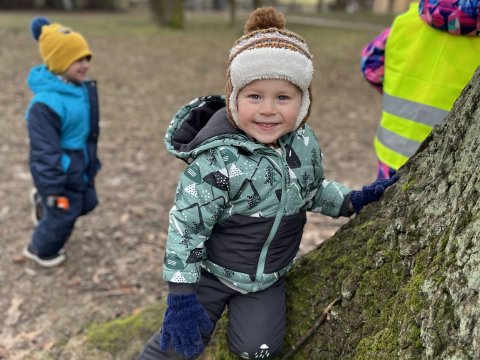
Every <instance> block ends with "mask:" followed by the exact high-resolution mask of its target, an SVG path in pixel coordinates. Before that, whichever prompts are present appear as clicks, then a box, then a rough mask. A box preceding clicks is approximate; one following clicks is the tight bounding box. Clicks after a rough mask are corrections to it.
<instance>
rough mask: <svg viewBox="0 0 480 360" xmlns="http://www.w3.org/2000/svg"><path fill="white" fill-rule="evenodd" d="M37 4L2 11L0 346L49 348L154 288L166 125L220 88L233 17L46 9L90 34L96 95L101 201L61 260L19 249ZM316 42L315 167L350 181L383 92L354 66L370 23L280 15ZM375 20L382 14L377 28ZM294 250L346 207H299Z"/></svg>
mask: <svg viewBox="0 0 480 360" xmlns="http://www.w3.org/2000/svg"><path fill="white" fill-rule="evenodd" d="M35 15H37V14H34V13H9V12H3V13H0V24H1V25H0V38H1V39H2V46H1V47H0V84H1V90H0V113H1V114H2V119H1V121H0V164H1V172H0V199H1V201H0V241H1V246H2V251H1V252H0V314H2V315H0V359H8V360H13V359H29V360H31V359H57V358H59V356H58V354H59V353H60V351H59V349H61V347H62V346H63V345H64V344H65V343H66V342H68V340H69V339H70V338H72V337H74V336H77V335H79V334H81V333H82V332H84V331H85V325H86V324H90V323H92V322H95V321H98V322H104V321H108V320H112V319H116V318H119V317H123V316H126V315H128V314H131V313H133V312H134V311H135V310H137V309H141V308H144V307H145V306H147V305H149V304H152V303H153V302H155V301H157V300H158V299H159V298H160V297H162V296H163V295H165V291H166V285H165V283H164V282H163V280H162V277H161V268H162V262H163V251H164V243H165V239H166V230H167V226H168V210H169V208H170V206H171V202H172V197H173V195H174V190H175V185H176V181H177V178H178V174H179V172H180V171H181V170H182V169H183V168H184V166H185V165H184V163H182V162H181V161H180V160H176V159H175V158H173V157H172V156H171V155H169V154H167V152H166V151H165V148H164V145H163V136H164V133H165V130H166V128H167V125H168V123H169V120H170V117H171V116H172V115H173V114H174V112H175V111H176V110H177V109H178V108H179V107H180V106H181V105H183V104H184V103H187V102H189V101H190V100H191V99H193V98H195V97H197V96H200V95H207V94H222V93H223V86H224V79H225V77H224V74H225V69H226V61H227V52H228V50H229V48H230V47H231V45H232V44H233V42H234V41H235V40H236V39H237V38H238V37H239V36H240V35H241V29H242V26H243V23H242V22H239V24H238V25H237V26H234V27H228V26H227V20H226V18H224V17H223V16H222V15H218V14H217V15H211V14H210V15H202V16H199V15H189V17H188V18H187V28H186V29H185V30H165V29H160V28H157V27H156V26H154V25H153V24H151V23H150V19H149V16H148V14H147V13H142V12H138V13H130V14H71V15H68V14H60V13H52V14H45V15H46V16H47V17H49V18H50V19H51V20H55V21H59V22H61V23H63V24H67V25H69V26H71V27H73V28H74V29H76V30H78V31H80V32H81V33H82V34H84V35H85V37H86V38H87V39H88V40H89V42H90V44H91V48H92V50H93V52H94V56H93V62H92V67H91V71H90V75H91V77H92V78H95V79H97V80H98V88H99V91H100V103H101V137H100V143H99V155H100V158H101V160H102V163H103V168H102V170H101V172H100V174H99V176H98V178H97V189H98V194H99V197H100V205H99V207H98V208H97V209H96V210H95V211H94V212H93V213H92V214H91V215H89V216H86V217H84V218H81V219H80V220H79V221H78V222H77V225H76V228H75V230H74V233H73V235H72V237H71V238H70V240H69V242H68V243H67V246H66V251H67V255H68V259H67V261H66V262H65V264H64V265H62V266H60V267H58V268H54V269H43V268H40V267H38V266H36V265H35V264H33V263H31V262H30V261H28V260H26V259H24V258H23V256H22V249H23V247H24V246H25V245H26V244H27V243H28V241H29V238H30V236H31V232H32V229H33V225H32V222H31V220H30V204H29V200H28V194H29V191H30V189H31V187H32V181H31V177H30V173H29V168H28V137H27V130H26V125H25V121H24V112H25V109H26V107H27V105H28V102H29V99H30V96H31V94H30V92H29V90H28V88H27V86H26V83H25V80H26V76H27V73H28V71H29V69H30V67H31V66H33V65H35V64H37V63H38V62H39V61H40V58H39V54H38V47H37V43H36V42H35V41H34V40H33V38H32V37H31V35H30V33H29V31H28V26H29V21H30V20H31V18H32V17H33V16H35ZM287 27H289V28H290V29H291V30H294V31H296V32H298V33H299V34H301V35H303V36H304V37H305V39H306V40H307V42H308V44H309V46H310V48H311V52H312V53H313V54H314V62H315V68H316V73H315V76H314V82H313V107H312V113H311V116H310V119H309V123H310V125H311V126H312V127H313V128H314V129H315V130H316V132H317V136H318V138H319V140H320V143H321V145H322V150H323V152H324V155H325V157H324V165H325V170H326V176H327V178H329V179H334V180H337V181H341V182H344V183H345V184H346V185H348V186H351V187H354V188H358V187H360V186H361V185H363V184H365V183H369V182H371V181H373V180H374V178H375V156H374V152H373V149H372V138H373V135H374V132H375V129H376V126H377V124H378V119H379V114H380V96H379V95H378V94H377V93H375V92H374V90H373V89H371V88H370V87H369V86H368V85H367V83H366V82H365V81H364V80H363V78H362V76H361V74H360V71H359V62H360V51H361V48H362V46H363V45H364V44H365V43H367V42H368V41H369V40H371V39H372V38H373V37H374V36H375V35H376V32H375V31H373V30H368V31H356V30H345V29H341V28H340V29H338V28H337V29H331V28H325V27H313V26H307V25H301V26H300V25H295V24H289V23H288V17H287ZM379 30H381V27H379ZM309 219H310V222H309V224H308V225H307V228H306V231H305V234H304V239H303V244H302V248H301V253H302V254H304V253H305V252H307V251H308V250H310V249H312V248H313V247H315V246H317V245H318V244H319V243H320V242H322V241H323V240H324V239H325V238H328V237H329V236H331V235H332V234H333V233H334V232H335V231H336V229H338V227H339V226H340V225H341V224H343V223H344V222H345V220H334V219H330V218H326V217H325V216H321V215H318V214H315V215H312V216H310V217H309Z"/></svg>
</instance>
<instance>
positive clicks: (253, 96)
mask: <svg viewBox="0 0 480 360" xmlns="http://www.w3.org/2000/svg"><path fill="white" fill-rule="evenodd" d="M248 97H249V98H250V99H252V100H258V99H260V95H258V94H250V95H248Z"/></svg>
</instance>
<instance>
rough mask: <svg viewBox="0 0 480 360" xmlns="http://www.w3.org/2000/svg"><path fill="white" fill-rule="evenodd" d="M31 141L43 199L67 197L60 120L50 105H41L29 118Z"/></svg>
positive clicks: (36, 180) (34, 107)
mask: <svg viewBox="0 0 480 360" xmlns="http://www.w3.org/2000/svg"><path fill="white" fill-rule="evenodd" d="M27 128H28V134H29V137H30V170H31V172H32V177H33V181H34V183H35V186H36V187H37V189H38V191H39V192H40V194H42V195H61V194H64V193H65V184H66V182H67V174H66V173H65V171H64V170H63V167H62V148H61V146H60V131H61V121H60V117H59V116H58V115H57V113H55V112H54V111H53V110H52V109H51V108H50V107H48V106H47V105H45V104H43V103H40V102H37V103H34V104H33V105H32V107H31V108H30V109H29V112H28V114H27Z"/></svg>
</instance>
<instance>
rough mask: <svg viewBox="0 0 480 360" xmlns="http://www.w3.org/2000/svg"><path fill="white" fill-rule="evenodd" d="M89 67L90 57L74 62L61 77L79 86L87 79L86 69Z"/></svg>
mask: <svg viewBox="0 0 480 360" xmlns="http://www.w3.org/2000/svg"><path fill="white" fill-rule="evenodd" d="M89 67H90V57H88V56H87V57H84V58H82V59H80V60H77V61H75V62H74V63H73V64H72V65H70V66H69V67H68V69H67V70H66V71H65V72H64V73H63V74H62V77H63V78H64V79H65V80H67V81H70V82H73V83H76V84H79V83H81V82H82V81H84V80H85V79H86V78H87V72H88V68H89Z"/></svg>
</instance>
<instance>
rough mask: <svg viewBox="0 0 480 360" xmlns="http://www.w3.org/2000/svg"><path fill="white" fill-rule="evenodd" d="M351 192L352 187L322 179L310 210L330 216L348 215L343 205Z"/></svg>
mask: <svg viewBox="0 0 480 360" xmlns="http://www.w3.org/2000/svg"><path fill="white" fill-rule="evenodd" d="M351 192H352V189H350V188H348V187H347V186H345V185H343V184H341V183H338V182H335V181H328V180H326V179H324V180H323V181H322V183H321V185H320V186H319V188H318V190H317V192H316V194H315V196H314V197H313V203H312V205H311V209H310V210H311V211H313V212H318V213H321V214H324V215H327V216H331V217H339V216H350V215H351V213H348V212H347V211H346V209H345V207H346V205H347V203H348V201H349V199H350V196H349V195H350V193H351Z"/></svg>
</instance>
